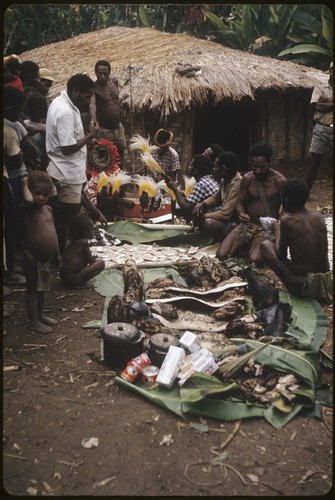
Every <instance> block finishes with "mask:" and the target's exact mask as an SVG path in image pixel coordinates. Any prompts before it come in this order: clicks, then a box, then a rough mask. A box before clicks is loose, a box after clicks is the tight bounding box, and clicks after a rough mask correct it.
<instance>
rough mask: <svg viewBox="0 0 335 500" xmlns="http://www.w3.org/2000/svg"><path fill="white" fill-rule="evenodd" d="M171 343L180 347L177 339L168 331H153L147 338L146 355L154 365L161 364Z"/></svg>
mask: <svg viewBox="0 0 335 500" xmlns="http://www.w3.org/2000/svg"><path fill="white" fill-rule="evenodd" d="M171 345H175V346H178V347H180V344H179V340H178V339H177V338H176V337H174V336H173V335H171V334H169V333H155V334H154V335H151V337H150V340H149V351H148V356H149V358H150V361H151V363H152V364H153V365H155V366H162V363H163V361H164V358H165V356H166V355H167V352H168V350H169V347H170V346H171Z"/></svg>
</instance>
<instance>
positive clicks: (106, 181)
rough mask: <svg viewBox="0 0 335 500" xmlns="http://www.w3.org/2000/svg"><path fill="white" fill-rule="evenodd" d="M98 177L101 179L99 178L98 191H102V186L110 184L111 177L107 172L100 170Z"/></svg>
mask: <svg viewBox="0 0 335 500" xmlns="http://www.w3.org/2000/svg"><path fill="white" fill-rule="evenodd" d="M98 179H99V180H98V186H97V189H98V192H99V193H100V191H101V190H102V188H103V187H104V186H106V187H108V185H109V177H108V175H106V174H105V172H100V174H99V178H98Z"/></svg>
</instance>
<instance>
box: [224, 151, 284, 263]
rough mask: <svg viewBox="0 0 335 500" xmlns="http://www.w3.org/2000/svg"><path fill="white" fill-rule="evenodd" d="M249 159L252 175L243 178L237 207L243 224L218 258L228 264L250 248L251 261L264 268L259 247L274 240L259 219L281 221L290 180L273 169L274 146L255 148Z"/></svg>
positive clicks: (230, 236)
mask: <svg viewBox="0 0 335 500" xmlns="http://www.w3.org/2000/svg"><path fill="white" fill-rule="evenodd" d="M249 157H250V167H251V172H247V173H246V174H245V175H244V176H243V177H242V181H241V184H240V197H239V200H238V202H237V205H236V211H237V214H238V218H239V221H240V224H239V225H238V226H237V227H236V228H235V229H233V230H232V231H231V232H230V233H229V234H228V235H227V236H226V238H225V239H224V240H223V241H222V243H221V244H220V246H219V248H218V251H217V254H216V256H217V257H218V258H219V259H220V260H224V259H226V258H227V257H229V256H235V255H237V254H238V253H239V252H240V251H241V250H242V249H244V248H245V247H249V261H250V262H251V263H255V264H256V265H257V266H261V265H262V264H263V263H264V260H263V256H262V254H261V251H260V248H259V247H260V244H261V243H262V242H263V241H265V240H268V239H269V238H271V236H269V234H268V232H267V231H265V229H264V228H263V226H262V225H261V223H260V220H259V218H260V217H265V216H268V217H274V218H276V219H278V218H279V209H280V205H281V199H280V191H281V188H282V186H283V184H284V182H285V181H286V178H285V177H284V176H283V175H282V174H281V173H280V172H278V171H277V170H274V169H273V168H271V167H270V163H271V157H272V147H271V146H270V144H267V143H257V144H254V145H253V146H251V148H250V153H249ZM260 190H261V191H260ZM262 191H264V196H263V193H262ZM262 198H263V199H262Z"/></svg>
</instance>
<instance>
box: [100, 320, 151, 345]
mask: <svg viewBox="0 0 335 500" xmlns="http://www.w3.org/2000/svg"><path fill="white" fill-rule="evenodd" d="M100 333H101V337H102V338H103V339H106V340H112V341H114V342H120V343H123V344H126V343H131V342H135V341H136V340H138V339H139V338H140V335H141V331H140V330H139V329H138V328H137V327H136V326H134V325H132V324H131V323H122V322H117V321H115V322H114V323H108V324H107V325H105V326H104V327H103V328H102V329H101V332H100Z"/></svg>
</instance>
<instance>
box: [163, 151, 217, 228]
mask: <svg viewBox="0 0 335 500" xmlns="http://www.w3.org/2000/svg"><path fill="white" fill-rule="evenodd" d="M212 170H213V167H212V162H211V160H210V159H209V158H208V157H207V156H205V155H201V154H197V155H194V157H193V159H192V161H191V164H190V166H189V169H188V175H189V176H190V177H192V176H193V177H194V178H195V180H196V184H195V186H194V188H193V191H192V193H191V194H190V195H189V196H187V197H186V196H185V194H184V193H183V192H182V191H179V189H178V186H177V184H176V182H174V181H172V180H170V181H166V184H167V186H168V187H169V188H170V189H172V191H173V192H174V194H175V195H176V199H177V203H178V205H179V207H180V211H181V213H182V215H183V216H184V217H185V219H186V220H191V219H192V211H193V208H194V207H195V205H196V204H197V203H201V202H202V201H204V200H205V199H206V198H208V197H209V196H213V195H214V194H215V193H216V192H217V191H218V189H219V184H218V183H217V182H216V180H215V179H214V178H213V176H212Z"/></svg>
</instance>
